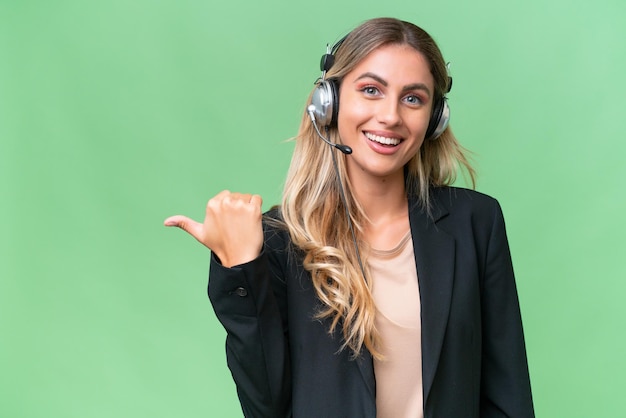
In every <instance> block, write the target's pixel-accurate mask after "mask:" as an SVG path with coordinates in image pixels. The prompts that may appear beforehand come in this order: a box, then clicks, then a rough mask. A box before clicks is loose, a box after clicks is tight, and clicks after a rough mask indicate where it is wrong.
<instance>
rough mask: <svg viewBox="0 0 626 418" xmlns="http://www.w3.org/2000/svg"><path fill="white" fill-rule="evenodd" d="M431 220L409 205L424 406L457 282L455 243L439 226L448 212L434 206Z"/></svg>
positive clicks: (412, 205)
mask: <svg viewBox="0 0 626 418" xmlns="http://www.w3.org/2000/svg"><path fill="white" fill-rule="evenodd" d="M436 203H437V202H435V198H434V196H433V204H434V205H433V208H432V213H431V215H430V216H429V215H428V214H427V213H426V212H425V211H424V210H423V209H422V208H421V207H420V206H419V204H418V203H417V202H416V201H415V200H412V201H411V200H410V201H409V207H410V209H409V221H410V224H411V236H412V238H413V251H414V254H415V264H416V266H417V278H418V283H419V289H420V303H421V316H422V385H423V387H424V389H423V391H424V392H423V393H424V404H426V401H427V400H428V395H429V393H430V389H431V387H432V384H433V380H434V378H435V373H436V371H437V364H438V362H439V354H440V353H441V347H442V344H443V337H444V334H445V331H446V324H447V322H448V315H449V313H450V303H451V297H452V285H453V278H454V257H455V248H454V239H453V238H452V237H451V236H450V235H448V234H447V233H446V232H444V231H442V230H440V229H438V228H437V226H436V222H437V221H438V220H439V219H441V218H442V217H444V216H446V215H447V213H448V212H447V211H446V210H445V209H443V208H442V207H440V206H435V204H436Z"/></svg>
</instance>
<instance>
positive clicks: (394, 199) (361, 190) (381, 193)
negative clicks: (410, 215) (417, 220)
mask: <svg viewBox="0 0 626 418" xmlns="http://www.w3.org/2000/svg"><path fill="white" fill-rule="evenodd" d="M350 181H351V183H352V193H353V194H354V197H355V198H356V200H357V201H358V202H359V203H360V205H361V207H363V210H364V211H365V214H366V215H367V217H368V219H369V220H370V222H371V223H372V224H378V223H380V222H388V221H389V220H391V219H394V218H397V217H398V216H405V215H406V213H407V198H406V189H405V185H404V173H403V172H401V171H400V172H398V173H396V174H394V175H391V176H388V177H383V178H378V177H377V178H371V177H361V176H350Z"/></svg>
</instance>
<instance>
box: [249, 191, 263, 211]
mask: <svg viewBox="0 0 626 418" xmlns="http://www.w3.org/2000/svg"><path fill="white" fill-rule="evenodd" d="M250 203H252V204H253V205H254V206H257V207H259V208H260V207H261V206H262V205H263V199H262V198H261V196H259V195H258V194H253V195H252V196H251V197H250Z"/></svg>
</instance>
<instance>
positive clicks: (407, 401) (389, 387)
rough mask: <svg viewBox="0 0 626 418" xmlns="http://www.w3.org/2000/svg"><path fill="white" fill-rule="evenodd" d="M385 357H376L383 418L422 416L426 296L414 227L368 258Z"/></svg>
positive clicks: (378, 402) (378, 401) (378, 398)
mask: <svg viewBox="0 0 626 418" xmlns="http://www.w3.org/2000/svg"><path fill="white" fill-rule="evenodd" d="M368 263H369V267H370V272H371V278H372V283H373V284H372V295H373V297H374V302H375V303H376V308H377V312H376V319H375V324H376V328H377V329H378V331H379V333H380V335H381V339H382V347H381V351H382V354H383V355H384V356H385V358H384V359H383V360H380V361H379V360H374V372H375V374H376V408H377V414H376V417H377V418H422V417H423V416H424V412H423V409H424V408H423V399H422V397H423V395H422V338H421V329H422V328H421V321H420V294H419V286H418V282H417V269H416V267H415V258H414V255H413V241H412V239H411V234H410V231H409V232H408V233H407V235H406V236H405V237H404V238H403V239H402V241H401V242H400V243H399V244H398V246H397V247H396V248H394V249H392V250H388V251H381V250H374V249H373V250H371V253H370V256H369V259H368Z"/></svg>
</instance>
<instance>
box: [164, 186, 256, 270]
mask: <svg viewBox="0 0 626 418" xmlns="http://www.w3.org/2000/svg"><path fill="white" fill-rule="evenodd" d="M262 203H263V201H262V199H261V196H259V195H250V194H242V193H231V192H229V191H228V190H224V191H223V192H220V193H218V194H217V195H216V196H215V197H213V198H212V199H211V200H209V202H208V203H207V206H206V216H205V217H204V223H199V222H196V221H194V220H193V219H189V218H187V217H186V216H182V215H176V216H170V217H169V218H167V219H166V220H165V221H164V225H165V226H176V227H178V228H180V229H182V230H184V231H186V232H187V233H189V235H191V236H192V237H194V238H195V239H197V240H198V241H199V242H200V243H201V244H203V245H204V246H206V247H207V248H209V249H210V250H211V251H213V253H215V255H216V256H217V257H219V259H220V261H221V262H222V265H224V266H225V267H232V266H236V265H238V264H243V263H247V262H248V261H252V260H254V259H255V258H256V257H258V256H259V254H260V253H261V248H262V247H263V227H262V225H261V215H262V213H261V204H262Z"/></svg>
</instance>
